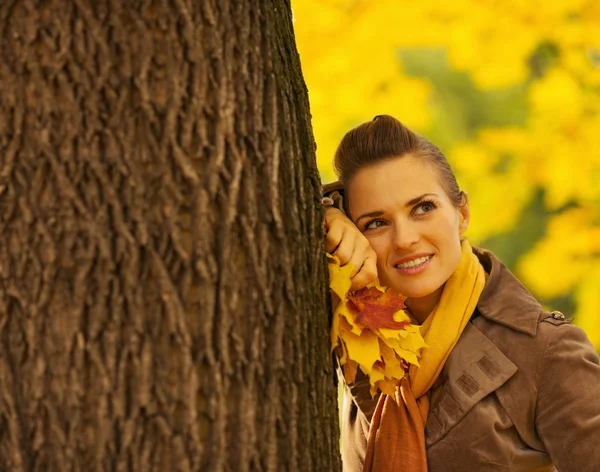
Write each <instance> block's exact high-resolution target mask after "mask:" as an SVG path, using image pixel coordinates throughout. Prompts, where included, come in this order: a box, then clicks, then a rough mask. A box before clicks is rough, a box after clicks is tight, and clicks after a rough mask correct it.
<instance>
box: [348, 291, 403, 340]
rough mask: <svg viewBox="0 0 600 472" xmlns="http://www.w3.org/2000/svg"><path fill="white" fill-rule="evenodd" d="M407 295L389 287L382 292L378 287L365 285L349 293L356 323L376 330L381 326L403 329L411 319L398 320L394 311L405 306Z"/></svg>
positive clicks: (349, 304)
mask: <svg viewBox="0 0 600 472" xmlns="http://www.w3.org/2000/svg"><path fill="white" fill-rule="evenodd" d="M404 300H406V297H403V296H401V295H397V294H395V293H393V292H392V290H390V289H387V290H386V291H385V292H382V291H381V290H379V289H378V288H377V287H374V286H371V287H364V288H361V289H360V290H357V291H356V292H353V293H348V304H347V305H348V307H349V308H350V309H351V310H352V311H353V312H354V313H355V315H356V319H355V321H356V323H357V324H361V325H363V326H367V327H368V328H370V329H373V330H376V329H379V328H389V329H403V328H405V327H406V326H409V325H410V321H408V320H407V321H396V320H395V319H394V313H396V312H397V311H400V310H402V309H404V308H405V305H404Z"/></svg>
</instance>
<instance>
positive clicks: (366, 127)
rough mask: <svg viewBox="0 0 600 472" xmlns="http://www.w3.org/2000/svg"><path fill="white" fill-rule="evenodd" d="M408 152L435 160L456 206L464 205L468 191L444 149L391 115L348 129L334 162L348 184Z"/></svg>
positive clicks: (432, 162)
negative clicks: (366, 169)
mask: <svg viewBox="0 0 600 472" xmlns="http://www.w3.org/2000/svg"><path fill="white" fill-rule="evenodd" d="M407 154H410V155H412V156H414V157H416V158H418V159H426V160H428V161H429V162H430V163H431V164H433V166H434V167H435V168H436V169H437V171H438V176H439V179H440V184H441V185H442V187H443V188H444V190H445V191H446V194H447V195H448V198H450V200H451V201H452V203H453V204H454V206H456V207H461V206H463V205H464V204H465V203H466V201H467V199H466V194H465V193H464V192H463V191H462V190H460V189H459V187H458V184H457V182H456V177H455V176H454V172H452V169H451V168H450V165H449V164H448V161H447V160H446V157H445V156H444V154H443V153H442V151H440V149H439V148H438V147H437V146H436V145H435V144H433V143H432V142H431V141H429V140H427V139H425V138H424V137H422V136H420V135H418V134H417V133H414V132H413V131H411V130H409V129H408V128H407V127H406V126H404V125H403V124H402V123H400V121H398V120H397V119H396V118H394V117H392V116H389V115H378V116H376V117H375V118H373V120H372V121H368V122H366V123H363V124H362V125H359V126H357V127H356V128H354V129H352V130H350V131H348V132H347V133H346V135H345V136H344V137H343V138H342V141H341V143H340V145H339V146H338V148H337V150H336V152H335V157H334V161H333V165H334V169H335V173H336V174H337V176H338V178H339V179H340V180H341V181H342V182H343V183H344V184H347V183H348V182H349V181H350V179H352V177H354V175H355V174H356V173H357V172H358V171H359V170H360V169H362V168H363V167H366V166H370V165H373V164H377V163H379V162H383V161H387V160H391V159H394V158H399V157H402V156H405V155H407Z"/></svg>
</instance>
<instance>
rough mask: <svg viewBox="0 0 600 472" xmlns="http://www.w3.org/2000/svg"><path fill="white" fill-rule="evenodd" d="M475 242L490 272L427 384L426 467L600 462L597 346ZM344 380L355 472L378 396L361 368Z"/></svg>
mask: <svg viewBox="0 0 600 472" xmlns="http://www.w3.org/2000/svg"><path fill="white" fill-rule="evenodd" d="M474 251H475V253H476V254H477V256H478V257H479V259H480V261H481V263H482V264H483V266H484V268H485V270H486V272H488V273H489V277H488V280H487V282H486V285H485V288H484V291H483V293H482V295H481V297H480V299H479V303H478V305H477V310H476V312H475V314H474V317H473V318H472V320H471V322H470V323H469V324H468V325H467V328H466V329H465V331H464V332H463V334H462V336H461V337H460V339H459V341H458V343H457V344H456V346H455V348H454V350H453V351H452V353H451V354H450V357H449V358H448V360H447V362H446V365H445V366H444V368H443V370H442V373H441V376H440V378H439V380H438V382H437V383H436V385H434V387H433V389H432V391H431V397H430V400H431V409H430V413H429V417H428V420H427V425H426V429H425V440H426V447H427V462H428V467H429V470H430V471H431V472H442V471H443V472H452V471H461V472H462V471H478V472H484V471H514V472H520V471H527V472H532V471H536V472H537V471H540V472H541V471H550V470H555V469H554V466H555V467H556V469H558V470H559V471H560V472H592V471H594V472H596V471H600V365H599V364H600V362H599V359H598V355H597V353H596V351H595V350H594V348H593V346H592V345H591V344H590V342H589V340H588V339H587V337H586V335H585V333H584V332H583V331H582V330H581V329H580V328H578V327H576V326H574V325H572V324H571V322H570V320H565V319H564V317H563V316H562V314H560V313H558V312H555V313H548V312H544V311H542V308H541V306H540V304H539V303H538V302H537V301H536V300H535V298H534V297H533V296H532V295H531V294H530V293H529V292H528V291H527V290H526V289H525V287H523V285H521V283H520V282H519V281H518V280H517V279H516V278H515V277H514V276H513V275H512V273H511V272H510V271H509V270H508V269H507V268H506V267H505V266H504V265H503V264H502V262H500V260H498V259H497V258H496V257H495V256H494V255H493V254H492V253H490V252H487V251H483V250H478V249H476V250H474ZM547 276H548V277H553V276H554V275H552V274H548V275H547ZM556 276H560V275H559V274H558V275H556ZM598 316H600V313H599V314H598ZM341 385H343V388H344V391H345V394H344V401H343V408H342V413H341V414H342V457H343V461H344V470H345V471H348V472H359V471H361V470H362V462H363V458H364V453H365V449H366V436H367V434H368V429H369V419H370V416H371V415H372V413H373V410H374V407H375V403H376V400H377V398H375V399H374V400H373V399H371V397H370V395H369V393H368V391H369V386H368V380H367V379H366V378H365V377H362V378H361V379H359V380H357V382H356V383H355V384H353V385H352V386H351V387H348V386H347V385H345V384H344V383H341ZM398 447H400V448H401V447H402V445H401V444H398ZM407 472H410V471H407Z"/></svg>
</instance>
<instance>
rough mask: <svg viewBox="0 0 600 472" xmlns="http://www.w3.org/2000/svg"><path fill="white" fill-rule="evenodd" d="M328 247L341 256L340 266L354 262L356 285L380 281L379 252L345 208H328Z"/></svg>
mask: <svg viewBox="0 0 600 472" xmlns="http://www.w3.org/2000/svg"><path fill="white" fill-rule="evenodd" d="M325 227H326V230H327V234H326V237H325V249H326V251H327V252H328V253H330V254H332V255H335V256H337V258H338V259H339V260H340V265H342V266H344V265H346V264H351V265H352V267H353V268H354V270H353V271H352V275H351V278H352V286H351V287H350V290H352V291H354V290H358V289H359V288H363V287H365V286H366V285H368V284H370V283H371V282H375V281H376V280H377V254H375V251H374V250H373V248H371V245H370V244H369V240H368V239H367V238H366V237H365V236H363V234H362V233H361V232H360V231H359V230H358V228H357V227H356V225H355V224H354V223H353V222H352V221H351V220H350V218H348V217H347V216H346V215H345V214H344V212H343V211H341V210H339V209H337V208H335V207H327V208H326V209H325Z"/></svg>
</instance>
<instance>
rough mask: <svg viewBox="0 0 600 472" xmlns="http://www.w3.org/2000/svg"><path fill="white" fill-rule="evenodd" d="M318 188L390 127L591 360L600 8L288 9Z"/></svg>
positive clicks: (579, 1) (513, 4)
mask: <svg viewBox="0 0 600 472" xmlns="http://www.w3.org/2000/svg"><path fill="white" fill-rule="evenodd" d="M292 7H293V10H294V18H295V30H296V38H297V43H298V48H299V50H300V56H301V60H302V67H303V71H304V77H305V79H306V81H307V85H308V89H309V94H310V102H311V110H312V114H313V127H314V132H315V138H316V141H317V158H318V163H319V168H320V171H321V175H322V178H323V181H324V182H328V181H332V180H335V175H334V174H333V170H332V167H331V160H332V156H333V153H334V150H335V148H336V146H337V143H338V142H339V140H340V139H341V137H342V136H343V134H344V133H345V132H346V131H347V130H348V129H350V128H351V127H353V126H355V125H357V124H358V123H361V122H363V121H366V120H370V119H371V118H372V117H373V116H375V115H378V114H384V113H385V114H390V115H393V116H396V117H397V118H399V119H400V120H401V121H403V122H404V123H406V124H407V125H409V126H410V127H412V128H413V129H415V130H416V131H418V132H420V133H422V134H424V135H425V136H427V137H429V138H430V139H431V140H432V141H433V142H435V143H436V144H438V145H439V146H440V147H441V148H442V150H443V151H444V152H445V153H446V155H447V157H448V159H449V160H450V162H451V164H452V166H453V167H454V169H455V170H456V173H457V176H458V180H459V184H460V185H461V186H462V187H463V188H464V189H466V190H467V191H468V193H469V195H470V203H471V209H472V223H471V228H470V229H469V233H468V236H469V239H470V240H471V242H472V243H474V244H476V245H481V246H483V247H486V248H488V249H491V250H493V251H494V252H496V254H498V255H499V256H500V257H501V258H502V259H503V260H504V261H505V262H506V263H507V264H508V265H509V267H510V268H511V269H512V270H513V271H514V272H515V273H516V274H517V275H518V277H519V278H520V279H521V280H522V281H523V282H524V283H525V285H526V286H527V287H528V288H529V289H530V290H531V291H532V292H533V293H534V294H535V295H536V296H537V297H538V298H539V299H540V300H541V301H542V302H543V303H544V305H545V306H546V307H547V308H551V309H559V310H561V311H563V312H565V314H567V315H568V316H570V315H574V316H575V321H576V323H577V324H579V325H580V326H581V327H583V328H584V329H585V330H586V331H587V333H588V335H589V337H590V339H591V340H592V342H593V343H594V344H595V345H596V346H597V347H598V348H599V349H600V144H599V143H600V2H598V0H547V1H540V0H530V1H528V2H520V1H516V0H513V1H503V2H500V1H496V0H455V1H453V2H447V3H446V4H442V3H441V2H438V1H436V0H422V1H420V2H414V1H411V2H409V1H406V0H400V1H392V0H389V1H386V0H380V1H372V0H337V1H336V0H293V1H292Z"/></svg>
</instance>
